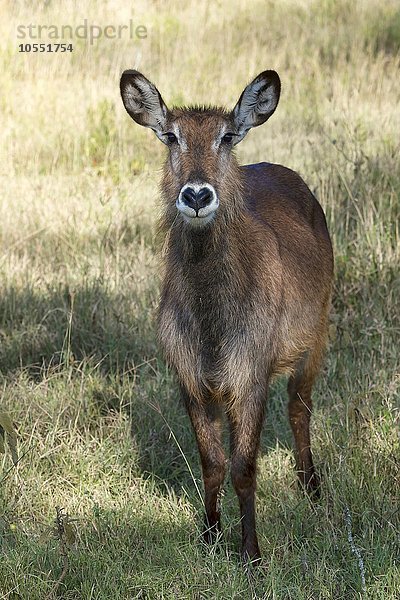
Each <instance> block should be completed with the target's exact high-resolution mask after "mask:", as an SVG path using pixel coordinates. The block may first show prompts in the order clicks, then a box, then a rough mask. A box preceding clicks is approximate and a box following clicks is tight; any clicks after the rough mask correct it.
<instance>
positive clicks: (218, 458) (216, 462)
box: [182, 390, 226, 543]
mask: <svg viewBox="0 0 400 600" xmlns="http://www.w3.org/2000/svg"><path fill="white" fill-rule="evenodd" d="M182 397H183V400H184V402H185V406H186V409H187V412H188V414H189V417H190V420H191V422H192V425H193V429H194V432H195V435H196V441H197V446H198V449H199V453H200V460H201V466H202V471H203V481H204V506H205V512H206V514H205V529H204V533H203V537H204V540H205V541H206V542H207V543H212V542H214V541H215V538H216V535H217V533H218V531H221V521H220V511H219V507H218V495H219V492H220V489H221V486H222V484H223V481H224V477H225V463H226V461H225V455H224V451H223V447H222V443H221V439H220V431H219V428H218V425H217V423H216V422H215V414H214V411H213V410H212V406H211V405H209V404H207V403H206V402H205V403H204V404H202V403H201V402H199V401H198V400H196V399H195V398H192V397H191V396H189V395H188V394H187V393H186V391H185V390H182Z"/></svg>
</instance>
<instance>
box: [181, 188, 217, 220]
mask: <svg viewBox="0 0 400 600" xmlns="http://www.w3.org/2000/svg"><path fill="white" fill-rule="evenodd" d="M187 188H192V190H194V191H195V192H196V193H197V192H198V191H199V190H201V189H202V188H207V189H208V190H210V192H211V195H212V199H211V202H210V203H209V204H207V206H203V208H199V210H198V211H197V213H196V211H195V209H194V208H191V207H190V206H188V205H187V204H185V203H184V201H183V200H182V194H183V193H184V192H185V190H186V189H187ZM175 204H176V208H177V209H178V210H179V212H180V213H181V215H182V217H183V219H184V221H186V223H189V224H190V225H192V226H193V227H204V225H207V224H208V223H210V222H211V221H212V220H213V218H214V216H215V212H216V210H217V208H218V206H219V200H218V196H217V193H216V191H215V189H214V188H213V186H212V185H210V184H209V183H186V184H185V185H184V186H183V188H182V189H181V191H180V192H179V196H178V199H177V201H176V203H175Z"/></svg>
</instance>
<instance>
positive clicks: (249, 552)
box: [242, 542, 261, 567]
mask: <svg viewBox="0 0 400 600" xmlns="http://www.w3.org/2000/svg"><path fill="white" fill-rule="evenodd" d="M242 562H243V564H244V565H245V566H246V567H259V566H260V565H261V552H260V549H259V547H258V543H257V542H256V543H255V544H248V545H246V546H243V548H242Z"/></svg>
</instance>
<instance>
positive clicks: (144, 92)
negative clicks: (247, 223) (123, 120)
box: [120, 70, 168, 143]
mask: <svg viewBox="0 0 400 600" xmlns="http://www.w3.org/2000/svg"><path fill="white" fill-rule="evenodd" d="M120 90H121V97H122V102H123V103H124V106H125V108H126V110H127V112H128V114H129V115H130V116H131V117H132V119H133V120H134V121H136V123H138V124H139V125H143V126H144V127H150V129H152V130H153V131H154V132H155V134H156V135H157V137H159V138H160V140H161V141H162V142H164V143H166V140H165V136H163V134H164V133H165V126H166V120H167V114H168V108H167V107H166V105H165V103H164V101H163V99H162V98H161V94H160V92H159V91H158V89H157V88H156V86H155V85H154V84H152V83H151V82H150V81H149V80H148V79H147V78H146V77H145V76H144V75H142V73H139V71H131V70H129V71H124V72H123V73H122V76H121V81H120Z"/></svg>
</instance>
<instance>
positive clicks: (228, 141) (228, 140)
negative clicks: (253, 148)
mask: <svg viewBox="0 0 400 600" xmlns="http://www.w3.org/2000/svg"><path fill="white" fill-rule="evenodd" d="M235 135H236V134H235V133H231V132H229V131H228V132H227V133H225V135H223V136H222V140H221V142H222V143H223V144H231V143H232V141H233V138H234V137H235Z"/></svg>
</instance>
